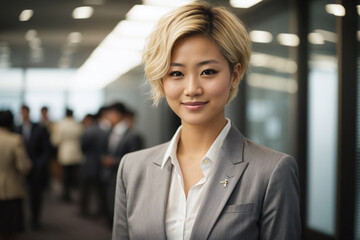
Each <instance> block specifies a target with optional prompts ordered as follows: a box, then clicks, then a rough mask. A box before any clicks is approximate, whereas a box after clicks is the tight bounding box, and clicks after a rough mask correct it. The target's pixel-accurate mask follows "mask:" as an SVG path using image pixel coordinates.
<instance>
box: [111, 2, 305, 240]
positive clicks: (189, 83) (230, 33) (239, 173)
mask: <svg viewBox="0 0 360 240" xmlns="http://www.w3.org/2000/svg"><path fill="white" fill-rule="evenodd" d="M250 55H251V42H250V40H249V35H248V33H247V31H246V29H245V27H244V25H243V23H242V22H241V21H240V20H239V19H238V18H237V17H236V16H235V15H234V14H233V13H231V12H230V11H229V10H227V9H226V8H224V7H220V6H218V7H214V6H212V5H210V4H209V3H206V2H203V1H196V2H194V3H191V4H188V5H184V6H181V7H178V8H176V9H174V10H172V11H170V12H169V13H167V14H165V15H164V16H163V17H162V18H161V19H160V20H159V22H158V24H157V25H156V26H155V28H154V30H153V32H152V33H151V34H150V36H149V38H148V42H147V45H146V46H145V49H144V55H143V59H144V63H145V73H146V77H147V79H148V80H149V81H150V83H151V86H152V93H153V99H154V104H155V105H156V103H158V102H159V100H160V99H161V97H162V96H165V98H166V100H167V103H168V105H169V106H170V108H171V109H172V110H173V111H174V112H175V113H176V114H177V115H178V116H179V118H180V119H181V126H180V127H179V128H178V130H177V132H176V133H175V135H174V136H173V138H172V139H171V141H170V142H167V143H164V144H161V145H159V146H155V147H152V148H149V149H146V150H142V151H138V152H135V153H130V154H127V155H126V156H125V157H124V158H123V159H122V160H121V163H120V166H119V170H118V180H117V186H116V198H115V216H114V226H113V240H115V239H122V240H124V239H158V240H160V239H246V240H257V239H263V240H265V239H267V240H273V239H277V240H289V239H291V240H297V239H301V226H300V211H299V210H300V209H299V208H300V206H299V205H300V203H299V201H300V196H299V183H298V169H297V164H296V161H295V160H294V158H293V157H291V156H289V155H287V154H284V153H280V152H277V151H275V150H271V149H269V148H266V147H264V146H261V145H259V144H256V143H254V142H252V141H250V140H249V139H247V138H245V137H244V136H243V135H242V134H241V133H240V132H239V131H238V130H237V129H236V127H235V126H234V125H233V124H232V123H231V120H230V119H227V118H225V106H226V105H227V104H228V103H229V102H230V101H231V100H232V99H233V98H234V97H235V96H236V93H237V90H238V86H239V83H240V80H241V79H242V77H243V75H244V73H245V72H246V70H247V67H248V64H249V60H250Z"/></svg>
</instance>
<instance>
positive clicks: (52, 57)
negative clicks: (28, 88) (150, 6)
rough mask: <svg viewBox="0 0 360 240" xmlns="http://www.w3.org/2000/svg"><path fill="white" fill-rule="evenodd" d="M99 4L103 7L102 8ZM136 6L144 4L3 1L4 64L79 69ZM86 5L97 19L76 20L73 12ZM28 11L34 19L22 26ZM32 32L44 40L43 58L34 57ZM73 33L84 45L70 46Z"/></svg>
mask: <svg viewBox="0 0 360 240" xmlns="http://www.w3.org/2000/svg"><path fill="white" fill-rule="evenodd" d="M99 2H103V4H101V5H98V3H99ZM134 4H141V0H87V1H81V0H50V1H41V0H32V1H29V0H2V4H1V5H2V6H5V7H1V8H0V64H1V63H2V64H3V65H4V64H5V65H6V64H7V65H8V67H21V68H57V67H60V66H61V63H62V66H63V67H67V68H78V67H80V66H81V65H82V64H83V63H84V61H85V60H86V59H87V58H88V57H89V55H90V54H91V52H92V51H93V50H94V49H95V48H96V46H97V45H99V43H100V42H101V41H102V40H103V39H104V38H105V37H106V36H107V35H108V34H109V33H110V32H111V30H112V29H113V28H114V27H115V26H116V24H117V23H118V22H119V21H121V20H123V19H124V18H125V14H126V13H127V12H128V11H129V9H130V8H131V7H132V6H133V5H134ZM84 5H86V6H92V7H93V8H94V14H93V16H92V17H91V18H89V19H73V18H72V11H73V10H74V9H75V8H76V7H80V6H84ZM24 9H33V10H34V15H33V16H32V18H31V19H30V20H29V21H26V22H20V21H19V15H20V13H21V11H22V10H24ZM30 29H34V30H36V32H37V36H38V38H40V39H41V43H40V46H38V47H40V48H41V49H42V50H41V52H40V56H39V55H37V56H36V54H35V56H34V55H33V52H32V51H31V48H30V46H29V42H28V41H27V40H26V39H25V35H26V33H27V31H28V30H30ZM71 32H80V33H81V34H82V41H81V42H80V43H78V44H69V43H68V36H69V34H70V33H71ZM41 55H42V56H41ZM64 59H65V62H64ZM61 61H63V62H61ZM64 63H65V64H64Z"/></svg>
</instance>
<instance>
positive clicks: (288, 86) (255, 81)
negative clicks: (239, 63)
mask: <svg viewBox="0 0 360 240" xmlns="http://www.w3.org/2000/svg"><path fill="white" fill-rule="evenodd" d="M246 79H247V83H248V84H249V85H250V86H251V87H256V88H263V89H267V90H273V91H279V92H286V93H289V94H294V93H296V92H297V90H298V84H297V82H296V80H295V79H292V78H284V77H279V76H274V75H270V74H260V73H250V74H248V76H247V78H246Z"/></svg>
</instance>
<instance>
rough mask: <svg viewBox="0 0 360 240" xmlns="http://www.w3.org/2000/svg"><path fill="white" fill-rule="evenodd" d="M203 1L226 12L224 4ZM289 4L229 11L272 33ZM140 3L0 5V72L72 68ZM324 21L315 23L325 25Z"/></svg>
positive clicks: (84, 0)
mask: <svg viewBox="0 0 360 240" xmlns="http://www.w3.org/2000/svg"><path fill="white" fill-rule="evenodd" d="M169 1H170V0H169ZM208 2H211V3H213V4H215V5H219V4H220V5H224V6H225V7H228V8H231V6H230V4H229V1H228V0H208ZM290 2H291V1H289V0H263V2H261V3H259V4H257V5H255V6H253V7H251V8H250V9H235V8H231V10H232V11H233V12H234V13H235V14H237V15H238V16H240V18H241V19H242V20H243V21H244V22H245V25H246V26H247V27H248V28H249V30H252V28H253V27H255V28H261V29H263V30H268V31H270V32H272V33H274V34H276V33H278V32H281V31H284V30H285V31H287V30H288V28H289V22H288V21H287V19H289V16H288V15H287V14H289V11H286V10H287V9H289V4H290ZM317 2H321V1H317ZM100 3H102V4H100ZM141 3H142V0H49V1H42V0H2V4H1V5H2V6H5V7H1V8H0V68H1V67H13V68H59V67H63V68H75V69H77V68H79V67H80V66H82V65H83V63H84V62H85V60H86V59H87V58H88V57H89V56H90V54H91V53H92V52H93V50H94V49H95V48H96V47H97V46H98V45H99V44H100V43H101V41H102V40H103V39H104V38H105V37H106V36H107V35H108V34H109V33H110V32H111V31H112V30H113V29H114V27H115V26H116V25H117V24H118V23H119V22H120V21H121V20H123V19H125V15H126V13H127V12H128V11H129V10H130V9H131V8H132V7H133V6H134V5H135V4H141ZM80 6H92V7H93V8H94V14H93V16H92V17H91V18H88V19H73V18H72V11H73V10H74V9H75V8H76V7H80ZM24 9H33V10H34V15H33V16H32V18H31V19H30V20H29V21H26V22H20V21H19V14H20V13H21V11H22V10H24ZM311 9H316V10H317V11H318V10H319V9H321V10H322V12H324V10H323V6H319V7H312V8H311ZM275 13H276V14H275ZM324 14H326V13H324ZM327 17H328V16H324V18H320V19H322V20H323V21H322V22H323V23H327V22H329V21H325V19H327ZM318 19H319V18H318ZM330 22H331V21H330ZM331 24H332V25H334V24H333V23H331ZM326 28H328V27H327V26H326ZM326 28H325V29H326ZM31 29H33V30H36V32H37V37H38V38H39V39H40V40H41V42H40V43H38V45H37V49H39V48H40V50H41V51H40V53H39V52H35V51H34V50H33V49H34V48H32V47H30V42H29V41H27V40H26V39H25V36H26V33H27V32H28V31H29V30H31ZM72 32H80V33H81V34H82V41H81V42H79V43H75V44H74V43H73V44H70V43H69V41H68V36H69V34H70V33H72ZM265 47H266V48H267V51H270V50H271V51H272V52H274V53H275V54H276V55H283V56H286V57H287V56H288V48H284V47H283V46H280V45H279V44H276V43H275V42H273V43H272V44H271V47H270V45H266V46H265V45H261V44H260V45H259V44H258V45H257V44H254V49H259V50H260V51H261V50H262V48H265ZM269 49H270V50H269Z"/></svg>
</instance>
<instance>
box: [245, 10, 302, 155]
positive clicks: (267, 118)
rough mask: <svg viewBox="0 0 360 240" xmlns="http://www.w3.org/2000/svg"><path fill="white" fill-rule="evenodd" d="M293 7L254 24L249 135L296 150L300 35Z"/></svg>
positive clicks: (276, 146) (272, 145) (278, 147)
mask: <svg viewBox="0 0 360 240" xmlns="http://www.w3.org/2000/svg"><path fill="white" fill-rule="evenodd" d="M290 14H291V11H290V8H289V7H286V8H283V9H280V10H279V12H276V13H274V14H272V15H271V16H270V17H268V18H267V19H262V21H261V22H256V23H255V24H251V26H250V29H249V30H250V37H251V40H252V42H253V54H252V58H251V62H250V69H249V72H248V74H247V76H246V85H247V88H246V95H247V99H246V104H247V105H246V109H247V113H246V116H247V117H246V118H247V119H246V135H247V137H249V138H250V139H252V140H253V141H255V142H257V143H260V144H263V145H266V146H268V147H270V148H273V149H276V150H279V151H282V152H287V153H290V154H294V151H295V144H296V143H295V139H296V138H295V136H296V133H295V118H296V114H295V113H296V93H297V81H296V76H295V74H296V72H297V64H296V62H295V61H294V59H293V56H292V51H293V50H294V49H295V48H296V47H297V46H298V44H299V38H298V36H296V35H295V34H293V32H292V29H291V27H290V19H291V16H290Z"/></svg>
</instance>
